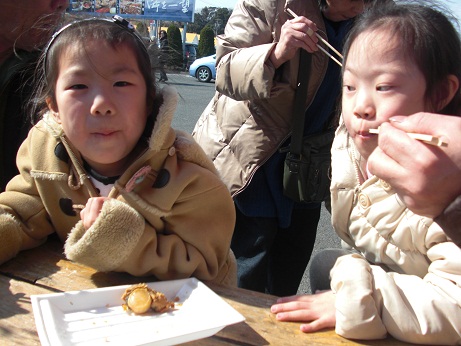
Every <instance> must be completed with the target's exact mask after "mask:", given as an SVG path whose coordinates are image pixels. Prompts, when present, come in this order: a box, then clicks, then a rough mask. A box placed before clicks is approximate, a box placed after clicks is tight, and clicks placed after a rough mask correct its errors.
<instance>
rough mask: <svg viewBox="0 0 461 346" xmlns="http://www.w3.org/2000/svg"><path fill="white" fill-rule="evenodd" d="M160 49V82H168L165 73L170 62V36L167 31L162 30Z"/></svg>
mask: <svg viewBox="0 0 461 346" xmlns="http://www.w3.org/2000/svg"><path fill="white" fill-rule="evenodd" d="M159 48H160V55H159V72H160V78H159V79H158V81H159V82H166V81H167V80H168V77H167V75H166V72H165V65H166V64H167V62H168V57H169V52H170V48H169V46H168V35H167V33H166V31H165V30H160V34H159Z"/></svg>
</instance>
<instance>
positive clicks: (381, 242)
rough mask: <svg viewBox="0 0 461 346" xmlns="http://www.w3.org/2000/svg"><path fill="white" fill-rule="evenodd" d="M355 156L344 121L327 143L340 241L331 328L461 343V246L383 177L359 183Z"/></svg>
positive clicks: (354, 334) (350, 334)
mask: <svg viewBox="0 0 461 346" xmlns="http://www.w3.org/2000/svg"><path fill="white" fill-rule="evenodd" d="M358 160H360V155H359V153H358V152H357V150H356V148H355V146H354V144H353V142H352V140H351V139H350V138H349V136H348V135H347V130H346V129H345V126H344V124H343V123H342V124H341V125H340V127H339V128H338V130H337V133H336V138H335V141H334V143H333V148H332V164H333V170H332V174H333V176H332V184H331V207H332V223H333V227H334V229H335V231H336V233H337V234H338V235H339V236H340V237H341V239H342V240H343V242H344V245H345V246H348V247H352V248H354V249H355V250H357V251H358V252H359V254H354V255H347V256H343V257H340V258H339V259H338V261H337V262H336V265H335V266H334V268H333V269H332V271H331V287H332V289H333V291H334V292H336V332H337V333H338V334H340V335H342V336H344V337H346V338H352V339H355V338H358V339H379V338H384V337H385V336H386V334H387V333H389V334H391V335H392V336H394V337H395V338H397V339H400V340H403V341H407V342H412V343H421V344H430V345H436V344H461V249H460V248H459V247H458V246H456V245H455V244H454V243H453V242H452V241H451V240H450V239H448V238H447V236H446V235H445V233H444V232H443V230H442V229H441V228H440V226H439V225H437V224H436V223H435V222H433V220H432V219H429V218H426V217H421V216H418V215H415V214H414V213H412V212H411V211H410V210H408V209H407V208H406V207H405V205H404V204H403V202H402V201H401V200H400V199H399V198H398V196H397V194H395V193H394V191H393V189H392V187H391V186H389V185H388V184H387V183H386V182H384V181H382V180H380V179H378V178H377V177H372V178H369V179H367V180H366V181H365V182H364V183H363V184H361V185H360V184H359V180H358V178H357V175H358V174H360V173H359V171H358V169H357V162H358Z"/></svg>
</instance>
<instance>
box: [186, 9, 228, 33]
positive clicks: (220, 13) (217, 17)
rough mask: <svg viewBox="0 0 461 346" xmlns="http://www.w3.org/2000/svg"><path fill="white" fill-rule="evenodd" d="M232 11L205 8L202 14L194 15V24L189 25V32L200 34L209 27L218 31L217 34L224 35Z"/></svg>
mask: <svg viewBox="0 0 461 346" xmlns="http://www.w3.org/2000/svg"><path fill="white" fill-rule="evenodd" d="M231 14H232V10H230V9H228V8H220V7H204V8H202V10H201V11H200V13H198V12H197V13H195V14H194V22H193V23H189V24H187V32H195V33H199V32H201V31H202V29H203V28H204V27H205V26H207V25H209V26H210V27H211V28H213V29H216V30H215V33H216V34H218V35H219V34H223V33H224V28H225V27H226V24H227V21H228V20H229V17H230V15H231Z"/></svg>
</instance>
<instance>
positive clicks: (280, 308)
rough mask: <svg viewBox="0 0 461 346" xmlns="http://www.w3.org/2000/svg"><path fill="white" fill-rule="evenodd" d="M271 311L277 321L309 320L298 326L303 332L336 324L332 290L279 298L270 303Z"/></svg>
mask: <svg viewBox="0 0 461 346" xmlns="http://www.w3.org/2000/svg"><path fill="white" fill-rule="evenodd" d="M271 312H272V313H274V314H276V318H277V320H279V321H284V322H309V323H306V324H302V325H301V327H300V329H301V331H303V332H304V333H312V332H316V331H319V330H321V329H325V328H334V327H335V325H336V315H335V313H336V309H335V295H334V294H333V292H332V291H323V292H320V293H316V294H312V295H302V296H291V297H284V298H280V299H278V300H277V304H274V305H272V307H271Z"/></svg>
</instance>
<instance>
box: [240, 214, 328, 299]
mask: <svg viewBox="0 0 461 346" xmlns="http://www.w3.org/2000/svg"><path fill="white" fill-rule="evenodd" d="M236 212H237V220H236V225H235V230H234V235H233V237H232V243H231V248H232V251H234V254H235V257H236V258H237V272H238V286H239V287H242V288H246V289H250V290H253V291H259V292H265V293H269V294H273V295H277V296H288V295H294V294H296V293H297V291H298V287H299V284H300V283H301V280H302V278H303V274H304V271H305V270H306V266H307V264H308V262H309V259H310V257H311V253H312V250H313V248H314V243H315V237H316V234H317V225H318V222H319V218H320V207H319V208H315V209H295V210H293V214H292V216H291V225H290V226H289V227H288V228H280V227H279V226H278V222H277V219H276V218H255V217H247V216H245V215H243V214H242V213H241V212H240V211H239V210H238V208H236Z"/></svg>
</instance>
